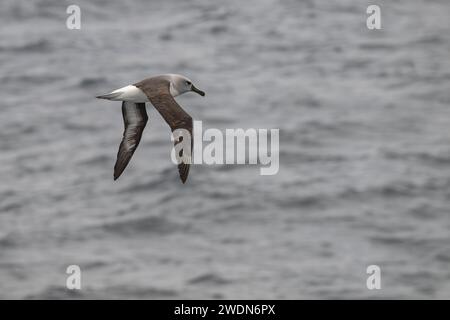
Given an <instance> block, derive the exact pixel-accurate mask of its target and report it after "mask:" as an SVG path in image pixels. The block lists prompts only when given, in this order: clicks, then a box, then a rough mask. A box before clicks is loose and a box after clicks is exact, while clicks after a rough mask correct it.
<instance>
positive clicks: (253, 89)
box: [0, 0, 450, 299]
mask: <svg viewBox="0 0 450 320" xmlns="http://www.w3.org/2000/svg"><path fill="white" fill-rule="evenodd" d="M70 4H72V2H71V1H56V0H34V1H17V0H2V1H1V2H0V22H1V28H0V65H1V73H0V84H1V85H0V96H1V103H0V164H1V165H0V181H1V182H0V298H3V299H6V298H14V299H16V298H18V299H23V298H25V299H51V298H55V299H86V298H88V299H94V298H98V299H110V298H125V299H213V298H214V299H222V298H223V299H315V298H318V299H331V298H336V299H352V298H362V299H369V298H373V299H383V298H385V299H391V298H392V299H393V298H399V299H409V298H424V299H448V298H450V268H449V263H450V232H449V231H450V219H449V213H450V134H449V128H450V110H449V104H450V90H449V89H450V60H449V52H450V22H449V21H450V19H449V17H450V2H449V1H447V0H435V1H428V0H427V1H425V0H408V1H407V0H398V1H387V0H380V1H377V3H376V4H378V5H380V6H381V16H382V29H381V30H368V29H367V27H366V18H367V16H368V15H367V14H366V9H367V6H369V5H370V4H375V3H372V1H368V0H367V1H350V0H341V1H325V0H323V1H312V0H310V1H294V0H285V1H277V0H258V1H256V0H249V1H237V0H231V1H210V0H196V1H194V0H192V1H162V0H155V1H144V0H138V1H119V0H114V1H87V0H79V1H77V2H76V4H77V5H79V6H80V8H81V29H80V30H68V29H67V28H66V19H67V17H68V16H69V15H68V14H67V13H66V8H67V6H68V5H70ZM160 73H180V74H184V75H186V76H188V77H190V78H191V79H192V80H193V81H194V83H195V84H196V85H197V86H198V87H199V88H200V89H202V90H204V91H206V93H207V95H206V97H205V98H202V97H200V96H198V95H195V94H186V95H184V96H181V97H179V98H177V100H178V102H179V103H180V104H181V105H182V106H183V107H184V108H185V110H186V111H187V112H188V113H190V114H191V115H192V117H193V118H194V119H196V120H202V121H203V126H204V128H205V129H206V128H219V129H221V130H222V129H226V128H267V129H270V128H278V129H280V170H279V172H278V174H276V175H273V176H261V175H260V174H259V166H255V165H228V166H226V165H222V166H219V165H212V166H208V165H194V166H193V167H192V168H191V171H190V175H189V179H188V182H187V184H186V185H182V184H181V182H180V180H179V177H178V172H177V170H176V166H174V165H173V164H172V162H171V161H170V150H171V146H172V143H171V141H170V130H169V128H168V126H167V125H166V124H165V123H164V121H163V120H162V118H161V117H160V115H159V114H158V113H157V111H156V110H155V109H154V108H153V107H152V106H151V105H150V104H148V105H147V110H148V113H149V118H150V120H149V124H148V125H147V128H146V130H145V131H144V135H143V138H142V141H141V144H140V146H139V148H138V150H137V151H136V153H135V155H134V157H133V159H132V161H131V163H130V165H129V167H128V168H127V169H126V170H125V172H124V174H123V175H122V177H121V178H120V179H119V180H118V181H113V166H114V162H115V158H116V153H117V149H118V145H119V142H120V139H121V137H122V130H123V123H122V115H121V111H120V103H119V102H110V101H103V100H98V99H95V96H96V95H98V94H103V93H107V92H109V91H111V90H113V89H116V88H119V87H122V86H125V85H128V84H130V83H135V82H137V81H139V80H141V79H144V78H146V77H148V76H150V75H155V74H160ZM72 264H75V265H79V266H80V268H81V271H82V289H81V290H75V291H70V290H68V289H66V278H67V276H68V275H67V274H66V268H67V266H69V265H72ZM369 265H378V266H380V268H381V279H382V280H381V285H382V288H381V290H368V289H367V287H366V279H367V277H368V274H366V268H367V267H368V266H369Z"/></svg>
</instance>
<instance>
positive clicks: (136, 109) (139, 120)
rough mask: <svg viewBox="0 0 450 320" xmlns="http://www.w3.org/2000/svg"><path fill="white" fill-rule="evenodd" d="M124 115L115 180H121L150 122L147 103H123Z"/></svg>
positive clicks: (115, 167)
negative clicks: (146, 107) (148, 121)
mask: <svg viewBox="0 0 450 320" xmlns="http://www.w3.org/2000/svg"><path fill="white" fill-rule="evenodd" d="M122 115H123V123H124V126H125V129H124V131H123V138H122V142H121V143H120V147H119V152H118V153H117V160H116V164H115V166H114V180H116V179H117V178H119V176H120V175H121V174H122V172H123V170H125V168H126V167H127V165H128V162H130V159H131V157H132V156H133V153H134V151H135V150H136V148H137V146H138V145H139V141H141V136H142V131H144V128H145V125H146V124H147V120H148V116H147V111H146V110H145V103H133V102H126V101H124V102H122Z"/></svg>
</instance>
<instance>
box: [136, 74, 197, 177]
mask: <svg viewBox="0 0 450 320" xmlns="http://www.w3.org/2000/svg"><path fill="white" fill-rule="evenodd" d="M135 86H136V87H138V88H139V89H141V90H142V91H143V92H144V93H145V95H146V96H147V97H148V99H149V100H150V102H151V103H152V104H153V105H154V106H155V108H156V110H158V112H159V113H160V114H161V116H162V117H163V118H164V120H165V121H166V122H167V124H168V125H169V126H170V129H171V130H172V132H173V131H175V130H176V129H185V130H187V131H188V132H189V134H190V135H191V150H190V153H191V154H183V151H186V150H182V151H181V153H180V156H181V163H180V164H179V165H178V172H179V174H180V178H181V181H182V182H183V183H185V182H186V180H187V177H188V174H189V167H190V166H189V164H190V163H191V162H192V160H191V159H192V148H193V143H194V140H193V135H192V118H191V116H190V115H189V114H187V113H186V111H184V110H183V109H182V108H181V107H180V105H179V104H178V103H177V102H176V101H175V99H174V98H173V97H172V95H171V94H170V87H169V86H170V83H169V81H168V80H165V79H158V78H156V79H155V78H150V79H147V80H144V81H141V82H139V83H136V84H135ZM181 141H182V140H181V139H178V140H176V139H175V146H176V145H177V144H178V143H180V142H181ZM186 152H187V151H186Z"/></svg>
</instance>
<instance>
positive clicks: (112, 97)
mask: <svg viewBox="0 0 450 320" xmlns="http://www.w3.org/2000/svg"><path fill="white" fill-rule="evenodd" d="M121 94H122V92H120V91H119V92H115V91H113V92H111V93H107V94H103V95H101V96H97V97H96V98H98V99H106V100H115V99H117V98H118V97H119V96H120V95H121Z"/></svg>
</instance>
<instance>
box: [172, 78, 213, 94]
mask: <svg viewBox="0 0 450 320" xmlns="http://www.w3.org/2000/svg"><path fill="white" fill-rule="evenodd" d="M171 85H172V86H173V88H174V89H175V90H174V91H176V93H177V95H180V94H183V93H185V92H189V91H192V92H195V93H198V94H199V95H201V96H202V97H204V96H205V92H203V91H202V90H200V89H198V88H196V87H195V86H194V84H193V83H192V81H191V80H190V79H188V78H186V77H185V76H181V75H178V74H175V75H172V77H171Z"/></svg>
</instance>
